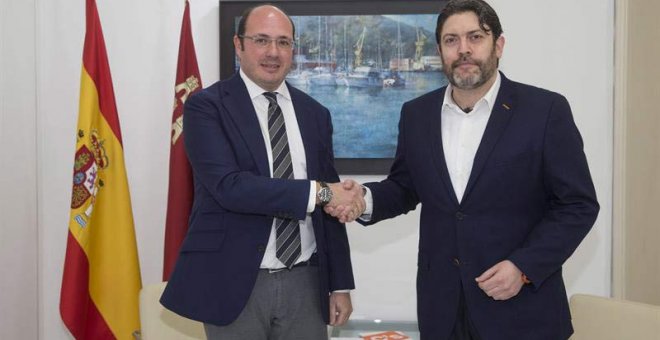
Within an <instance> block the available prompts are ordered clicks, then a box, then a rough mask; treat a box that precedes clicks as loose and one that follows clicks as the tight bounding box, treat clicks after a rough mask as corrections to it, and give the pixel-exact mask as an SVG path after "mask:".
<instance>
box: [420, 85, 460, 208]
mask: <svg viewBox="0 0 660 340" xmlns="http://www.w3.org/2000/svg"><path fill="white" fill-rule="evenodd" d="M446 90H447V88H446V87H445V88H443V89H442V90H441V91H440V92H439V93H438V96H437V102H436V103H435V104H434V105H432V107H431V114H430V117H431V118H430V122H429V124H427V127H428V129H429V130H428V135H429V136H430V140H431V141H432V142H431V146H432V148H433V161H434V163H435V165H436V167H437V169H438V173H439V174H440V179H441V180H442V182H443V183H444V185H445V189H446V191H447V195H449V197H451V200H452V202H454V203H455V204H456V205H457V206H458V199H457V198H456V192H455V191H454V186H453V185H452V184H451V178H450V177H449V170H448V168H447V160H446V159H445V151H444V148H443V147H442V105H443V98H444V96H445V91H446Z"/></svg>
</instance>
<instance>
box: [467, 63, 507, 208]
mask: <svg viewBox="0 0 660 340" xmlns="http://www.w3.org/2000/svg"><path fill="white" fill-rule="evenodd" d="M500 75H501V79H502V82H501V85H500V90H499V93H498V94H497V99H496V100H495V106H494V107H493V111H492V112H491V114H490V118H489V119H488V123H487V124H486V130H485V131H484V135H483V137H482V138H481V143H480V144H479V148H478V149H477V153H476V155H475V156H474V163H473V165H472V172H471V173H470V179H469V180H468V184H467V187H466V188H465V194H464V195H463V200H462V202H466V201H467V198H468V196H469V194H470V191H472V188H474V186H475V183H476V182H477V180H478V179H479V175H481V172H482V171H483V168H484V165H485V164H486V161H487V160H488V157H489V156H490V154H491V153H492V151H493V148H495V145H496V144H497V141H498V140H499V138H500V136H501V135H502V133H503V132H504V130H505V129H506V127H507V125H508V124H509V121H510V119H511V116H512V115H513V113H514V111H515V109H516V104H517V101H516V98H515V89H514V85H513V83H512V82H511V81H510V80H509V79H507V78H506V77H505V76H504V74H502V73H500Z"/></svg>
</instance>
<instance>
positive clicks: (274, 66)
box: [261, 63, 280, 72]
mask: <svg viewBox="0 0 660 340" xmlns="http://www.w3.org/2000/svg"><path fill="white" fill-rule="evenodd" d="M261 67H262V68H263V69H265V70H266V71H268V72H277V71H278V70H279V69H280V64H278V63H261Z"/></svg>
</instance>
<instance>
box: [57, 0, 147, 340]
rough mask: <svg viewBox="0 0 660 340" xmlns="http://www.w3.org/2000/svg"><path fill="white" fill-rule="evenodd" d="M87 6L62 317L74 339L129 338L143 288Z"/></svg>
mask: <svg viewBox="0 0 660 340" xmlns="http://www.w3.org/2000/svg"><path fill="white" fill-rule="evenodd" d="M86 4H87V7H86V18H87V20H86V34H85V46H84V49H83V65H82V75H81V79H80V108H79V115H78V129H77V131H76V153H75V159H74V163H73V188H72V197H71V217H70V219H69V232H68V240H67V247H66V259H65V261H64V275H63V278H62V292H61V296H60V313H61V315H62V320H63V321H64V324H65V325H66V326H67V328H68V329H69V331H70V332H71V334H72V335H73V336H74V337H75V338H76V339H79V340H80V339H94V340H100V339H133V336H132V334H133V332H134V331H136V330H139V328H140V319H139V309H138V308H139V305H138V295H139V292H140V288H141V286H142V283H141V280H140V268H139V264H138V255H137V247H136V243H135V231H134V229H133V213H132V212H131V199H130V196H129V192H128V181H127V179H126V170H125V168H124V156H123V150H122V140H121V131H120V128H119V119H118V117H117V108H116V105H115V98H114V92H113V89H112V79H111V77H110V68H109V66H108V58H107V55H106V50H105V43H104V41H103V32H102V30H101V22H100V21H99V16H98V12H97V9H96V3H95V2H94V0H86Z"/></svg>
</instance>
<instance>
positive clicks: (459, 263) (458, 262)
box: [452, 258, 461, 267]
mask: <svg viewBox="0 0 660 340" xmlns="http://www.w3.org/2000/svg"><path fill="white" fill-rule="evenodd" d="M452 261H453V262H454V265H455V266H456V267H459V266H460V265H461V261H460V260H459V259H457V258H454V259H453V260H452Z"/></svg>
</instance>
